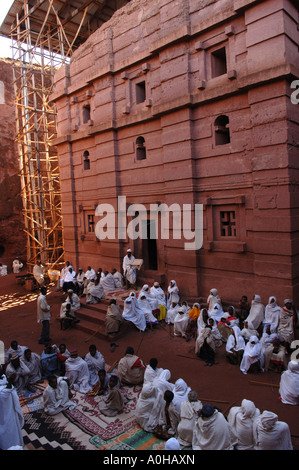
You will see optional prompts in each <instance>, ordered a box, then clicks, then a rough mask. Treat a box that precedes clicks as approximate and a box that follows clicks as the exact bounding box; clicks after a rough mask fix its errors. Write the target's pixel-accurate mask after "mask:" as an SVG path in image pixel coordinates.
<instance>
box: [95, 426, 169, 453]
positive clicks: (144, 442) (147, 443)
mask: <svg viewBox="0 0 299 470" xmlns="http://www.w3.org/2000/svg"><path fill="white" fill-rule="evenodd" d="M90 442H91V443H92V444H94V445H95V446H96V447H97V448H98V449H99V450H163V449H164V445H165V441H162V440H160V439H157V438H156V437H155V436H154V434H152V433H148V432H145V431H143V429H142V428H141V427H140V426H139V425H138V424H137V425H136V426H133V427H132V428H131V429H129V430H128V431H127V432H125V433H122V434H121V435H119V436H117V437H115V438H113V439H109V440H108V441H105V440H104V439H101V438H100V437H99V436H95V437H92V438H91V439H90Z"/></svg>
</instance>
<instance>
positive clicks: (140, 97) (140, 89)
mask: <svg viewBox="0 0 299 470" xmlns="http://www.w3.org/2000/svg"><path fill="white" fill-rule="evenodd" d="M145 98H146V92H145V82H139V83H136V104H139V103H143V102H144V101H145Z"/></svg>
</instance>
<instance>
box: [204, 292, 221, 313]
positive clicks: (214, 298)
mask: <svg viewBox="0 0 299 470" xmlns="http://www.w3.org/2000/svg"><path fill="white" fill-rule="evenodd" d="M216 303H217V304H219V305H221V306H222V302H221V297H220V296H219V294H218V290H217V289H215V288H213V289H210V293H209V296H208V298H207V308H208V313H209V314H210V312H211V311H212V310H213V308H214V305H215V304H216Z"/></svg>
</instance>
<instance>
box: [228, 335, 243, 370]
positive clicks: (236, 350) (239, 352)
mask: <svg viewBox="0 0 299 470" xmlns="http://www.w3.org/2000/svg"><path fill="white" fill-rule="evenodd" d="M244 349H245V341H244V338H243V336H242V335H241V330H240V328H239V327H238V326H233V327H232V329H231V334H230V336H229V337H228V340H227V343H226V357H227V359H228V360H229V362H230V363H231V364H234V365H236V364H237V365H240V364H241V361H242V357H243V354H244Z"/></svg>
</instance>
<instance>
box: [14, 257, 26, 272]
mask: <svg viewBox="0 0 299 470" xmlns="http://www.w3.org/2000/svg"><path fill="white" fill-rule="evenodd" d="M23 266H24V265H23V263H21V261H20V260H19V259H14V260H13V262H12V271H13V273H14V274H18V273H19V272H20V271H21V269H22V267H23Z"/></svg>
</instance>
